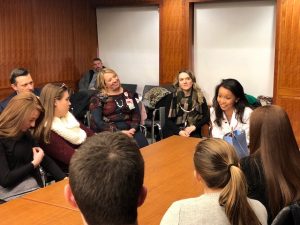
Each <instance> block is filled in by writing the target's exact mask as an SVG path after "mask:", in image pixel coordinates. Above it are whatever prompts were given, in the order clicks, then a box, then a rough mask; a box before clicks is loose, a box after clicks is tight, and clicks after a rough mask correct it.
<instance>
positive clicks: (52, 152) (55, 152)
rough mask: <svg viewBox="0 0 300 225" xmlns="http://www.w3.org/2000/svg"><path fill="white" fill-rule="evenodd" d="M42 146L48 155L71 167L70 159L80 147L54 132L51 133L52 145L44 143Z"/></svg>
mask: <svg viewBox="0 0 300 225" xmlns="http://www.w3.org/2000/svg"><path fill="white" fill-rule="evenodd" d="M41 146H42V148H43V150H44V151H45V153H46V154H47V155H49V156H50V157H52V158H53V159H55V160H57V161H59V162H62V163H64V164H66V165H69V163H70V159H71V157H72V156H73V154H74V152H75V148H77V147H78V146H76V145H73V144H71V143H70V142H68V141H66V140H65V139H63V138H62V137H61V136H59V135H58V134H57V133H55V132H53V131H51V133H50V143H49V144H43V143H42V144H41Z"/></svg>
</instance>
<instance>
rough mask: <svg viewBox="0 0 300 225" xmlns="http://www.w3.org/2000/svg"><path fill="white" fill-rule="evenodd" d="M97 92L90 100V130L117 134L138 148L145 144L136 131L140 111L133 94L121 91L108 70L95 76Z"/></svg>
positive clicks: (118, 83)
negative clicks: (129, 139) (131, 141)
mask: <svg viewBox="0 0 300 225" xmlns="http://www.w3.org/2000/svg"><path fill="white" fill-rule="evenodd" d="M97 86H98V91H99V92H98V93H97V94H96V95H95V96H93V97H92V98H91V104H90V111H91V128H92V129H93V130H94V131H95V132H99V131H112V132H114V131H121V132H123V133H125V134H126V135H128V136H129V137H133V138H134V139H135V140H136V141H137V143H138V145H139V147H140V148H142V147H144V146H146V145H148V142H147V139H146V138H145V136H144V135H143V134H142V133H141V132H140V130H139V125H140V119H141V115H140V111H139V107H138V104H137V102H136V100H135V96H134V94H135V93H131V92H130V91H128V90H125V89H123V87H122V86H121V83H120V79H119V76H118V75H117V73H116V72H115V71H113V70H112V69H108V68H104V69H102V70H101V71H100V72H99V74H98V77H97Z"/></svg>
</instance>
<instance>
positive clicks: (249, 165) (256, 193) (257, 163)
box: [240, 154, 272, 224]
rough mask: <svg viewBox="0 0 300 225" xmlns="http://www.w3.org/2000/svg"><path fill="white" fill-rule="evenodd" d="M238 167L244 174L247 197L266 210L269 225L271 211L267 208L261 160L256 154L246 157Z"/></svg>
mask: <svg viewBox="0 0 300 225" xmlns="http://www.w3.org/2000/svg"><path fill="white" fill-rule="evenodd" d="M240 167H241V169H242V171H243V172H244V174H245V176H246V179H247V184H248V197H249V198H252V199H256V200H258V201H260V202H261V203H262V204H263V205H264V206H265V207H266V209H267V212H268V223H269V224H270V223H271V220H272V218H271V211H270V208H269V207H268V197H267V193H266V182H265V175H264V171H263V168H262V162H261V158H260V156H259V155H258V154H255V155H251V156H247V157H245V158H242V159H241V161H240Z"/></svg>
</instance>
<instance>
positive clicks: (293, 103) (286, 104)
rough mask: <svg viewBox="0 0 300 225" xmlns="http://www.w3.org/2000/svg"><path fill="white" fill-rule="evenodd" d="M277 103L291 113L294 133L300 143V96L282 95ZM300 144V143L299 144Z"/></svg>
mask: <svg viewBox="0 0 300 225" xmlns="http://www.w3.org/2000/svg"><path fill="white" fill-rule="evenodd" d="M277 104H278V105H280V106H281V107H283V108H284V109H285V110H286V112H287V114H288V115H289V118H290V121H291V124H292V127H293V131H294V134H295V136H296V140H297V143H298V145H299V143H300V135H299V134H300V120H299V112H300V97H294V98H290V97H284V96H281V97H279V98H278V100H277ZM299 146H300V145H299Z"/></svg>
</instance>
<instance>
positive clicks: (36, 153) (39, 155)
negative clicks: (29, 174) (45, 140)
mask: <svg viewBox="0 0 300 225" xmlns="http://www.w3.org/2000/svg"><path fill="white" fill-rule="evenodd" d="M32 152H33V160H32V161H31V163H32V164H33V166H34V168H36V167H37V166H39V165H40V164H41V162H42V160H43V158H44V155H45V154H44V151H43V149H41V148H40V147H33V148H32Z"/></svg>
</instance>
